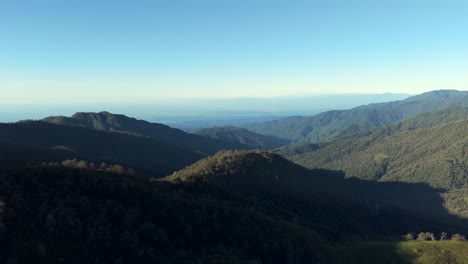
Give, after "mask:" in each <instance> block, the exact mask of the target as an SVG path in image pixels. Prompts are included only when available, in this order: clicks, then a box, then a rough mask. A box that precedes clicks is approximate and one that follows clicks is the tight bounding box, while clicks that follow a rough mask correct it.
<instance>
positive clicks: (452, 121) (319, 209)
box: [0, 90, 468, 264]
mask: <svg viewBox="0 0 468 264" xmlns="http://www.w3.org/2000/svg"><path fill="white" fill-rule="evenodd" d="M467 96H468V94H467V92H461V91H453V90H442V91H433V92H428V93H424V94H421V95H417V96H413V97H410V98H407V99H405V100H402V101H394V102H388V103H379V104H371V105H365V106H361V107H356V108H353V109H350V110H342V111H341V110H340V111H338V110H337V111H328V112H324V113H321V114H318V115H316V116H311V117H290V118H285V119H280V120H276V121H269V122H265V123H262V124H252V125H249V127H250V126H251V129H253V130H254V131H249V130H247V129H246V128H237V127H213V128H205V129H203V130H199V131H198V132H196V133H195V134H190V133H186V132H183V131H181V130H178V129H174V128H171V127H169V126H166V125H163V124H158V123H151V122H147V121H144V120H137V119H134V118H130V117H127V116H124V115H116V114H111V113H108V112H99V113H76V114H75V115H73V116H71V117H63V116H52V117H48V118H45V119H42V120H39V121H22V122H17V123H10V124H0V150H1V151H0V165H1V166H0V182H1V183H2V184H0V193H1V195H0V262H5V263H31V262H34V263H90V262H93V263H168V264H169V263H252V264H253V263H256V264H258V263H271V264H276V263H288V264H289V263H293V264H296V263H348V262H350V263H375V260H376V259H379V257H380V258H382V256H387V257H385V258H382V263H434V262H427V261H426V262H424V261H425V260H427V259H435V260H437V261H438V262H437V263H464V260H465V259H466V257H467V256H466V253H463V252H466V250H465V249H466V244H465V242H461V241H460V240H463V239H462V238H463V236H462V235H460V234H457V233H461V234H468V228H467V226H468V225H467V224H468V202H467V199H466V197H468V167H467V166H468V165H466V164H468V163H467V162H468V160H467V155H466V151H467V143H466V142H468V132H467V131H468V107H466V105H465V104H467V102H468V99H467V98H468V97H467ZM254 149H261V150H254ZM420 232H423V233H421V234H422V235H421V234H420V236H421V237H424V238H421V239H431V237H435V236H434V235H433V234H432V233H435V234H437V236H438V237H442V238H443V239H447V236H448V235H447V234H446V233H442V232H448V233H449V234H450V235H452V234H453V241H445V242H444V241H440V242H439V241H438V242H431V243H433V244H426V243H424V242H419V241H417V242H416V241H412V242H401V235H403V234H408V233H412V234H408V235H406V236H405V238H408V237H419V236H418V235H417V234H418V233H420ZM429 232H432V233H429ZM428 234H432V236H430V235H428ZM439 234H441V235H440V236H439ZM443 234H445V235H443ZM410 235H411V236H410ZM455 240H456V241H455ZM418 243H419V244H418ZM83 252H86V254H83ZM365 252H367V253H365ZM376 256H377V257H376ZM418 261H419V262H418Z"/></svg>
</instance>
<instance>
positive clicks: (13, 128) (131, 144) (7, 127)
mask: <svg viewBox="0 0 468 264" xmlns="http://www.w3.org/2000/svg"><path fill="white" fill-rule="evenodd" d="M0 146H1V148H2V151H1V153H0V161H4V162H6V163H12V162H40V163H42V162H62V161H64V160H66V159H78V160H87V161H89V162H94V163H96V164H97V165H98V164H100V163H101V162H104V163H110V164H120V165H124V166H126V167H130V168H133V169H135V170H136V171H137V172H140V173H141V174H143V175H151V176H154V175H156V176H157V175H159V176H163V175H165V174H167V173H171V172H172V171H174V170H177V169H180V168H183V167H184V166H186V165H189V164H191V163H193V162H195V161H197V160H198V159H200V158H202V157H203V156H202V155H200V154H198V153H194V152H192V151H189V150H187V149H184V148H181V147H178V146H174V145H172V144H168V143H165V142H159V141H155V140H152V139H150V138H145V137H136V136H131V135H127V134H122V133H112V132H105V131H98V130H92V129H87V128H84V127H76V126H63V125H55V124H49V123H45V122H38V121H28V122H20V123H14V124H0Z"/></svg>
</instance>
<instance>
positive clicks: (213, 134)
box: [195, 126, 290, 149]
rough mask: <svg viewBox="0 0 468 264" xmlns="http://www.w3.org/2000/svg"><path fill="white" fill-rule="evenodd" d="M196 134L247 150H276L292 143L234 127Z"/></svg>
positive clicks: (203, 130) (204, 130) (210, 129)
mask: <svg viewBox="0 0 468 264" xmlns="http://www.w3.org/2000/svg"><path fill="white" fill-rule="evenodd" d="M195 134H197V135H200V136H203V137H207V138H212V139H218V140H222V141H226V142H233V143H237V144H242V145H245V146H246V148H247V149H275V148H279V147H282V146H286V145H288V144H289V143H290V141H289V140H286V139H280V138H277V137H273V136H264V135H260V134H257V133H254V132H252V131H249V130H247V129H244V128H237V127H233V126H227V127H212V128H204V129H200V130H198V131H196V132H195Z"/></svg>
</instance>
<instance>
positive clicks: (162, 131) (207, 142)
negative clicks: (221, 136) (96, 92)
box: [41, 112, 247, 155]
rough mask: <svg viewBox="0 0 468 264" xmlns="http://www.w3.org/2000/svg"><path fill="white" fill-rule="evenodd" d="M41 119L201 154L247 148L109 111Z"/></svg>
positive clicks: (242, 145)
mask: <svg viewBox="0 0 468 264" xmlns="http://www.w3.org/2000/svg"><path fill="white" fill-rule="evenodd" d="M41 121H42V122H47V123H52V124H56V125H68V126H80V127H86V128H89V129H95V130H100V131H108V132H116V133H121V134H127V135H133V136H141V137H148V138H152V139H153V140H155V141H158V142H164V143H165V144H171V145H174V146H178V147H180V148H184V149H187V150H189V151H192V152H197V153H199V154H201V155H211V154H214V153H216V152H218V151H220V150H223V149H245V148H247V146H246V145H244V144H239V143H236V142H232V141H231V142H226V141H221V140H217V139H211V138H207V137H202V136H198V135H194V134H189V133H185V132H183V131H182V130H179V129H175V128H171V127H169V126H166V125H163V124H159V123H150V122H147V121H144V120H137V119H135V118H130V117H127V116H125V115H117V114H111V113H109V112H99V113H76V114H74V115H73V116H72V117H64V116H52V117H47V118H44V119H42V120H41Z"/></svg>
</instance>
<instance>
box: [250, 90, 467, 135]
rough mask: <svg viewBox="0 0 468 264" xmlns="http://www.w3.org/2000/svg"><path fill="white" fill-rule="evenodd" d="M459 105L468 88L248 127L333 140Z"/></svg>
mask: <svg viewBox="0 0 468 264" xmlns="http://www.w3.org/2000/svg"><path fill="white" fill-rule="evenodd" d="M458 106H461V107H466V106H468V92H466V91H456V90H440V91H432V92H427V93H423V94H421V95H416V96H412V97H409V98H407V99H405V100H401V101H394V102H388V103H378V104H370V105H364V106H359V107H356V108H353V109H350V110H334V111H327V112H324V113H321V114H318V115H315V116H311V117H302V116H295V117H286V118H283V119H279V120H274V121H269V122H265V123H258V124H250V125H247V126H245V128H247V129H249V130H251V131H253V132H256V133H259V134H264V135H271V136H276V137H279V138H286V139H290V140H293V141H296V142H299V141H301V142H309V143H320V142H330V141H333V140H334V139H337V138H343V137H346V136H349V135H353V134H356V133H361V132H367V131H370V130H372V129H373V128H376V127H382V126H386V125H389V124H391V123H394V122H397V121H401V120H404V119H406V118H409V117H413V116H416V115H418V114H422V113H427V112H431V111H435V110H439V109H444V108H450V107H458Z"/></svg>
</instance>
